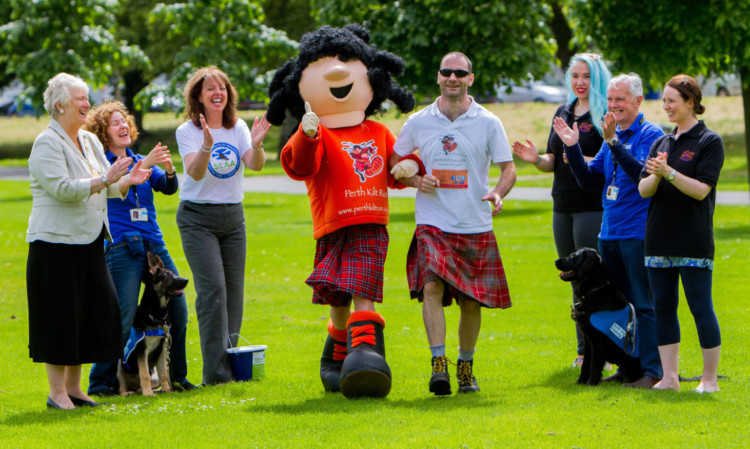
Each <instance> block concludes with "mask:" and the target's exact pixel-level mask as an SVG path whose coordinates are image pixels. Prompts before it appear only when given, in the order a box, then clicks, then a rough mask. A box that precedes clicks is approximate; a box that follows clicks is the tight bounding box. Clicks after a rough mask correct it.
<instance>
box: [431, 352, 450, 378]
mask: <svg viewBox="0 0 750 449" xmlns="http://www.w3.org/2000/svg"><path fill="white" fill-rule="evenodd" d="M448 362H449V360H448V358H447V357H445V356H444V355H441V356H437V357H435V358H433V359H432V372H433V373H446V374H448Z"/></svg>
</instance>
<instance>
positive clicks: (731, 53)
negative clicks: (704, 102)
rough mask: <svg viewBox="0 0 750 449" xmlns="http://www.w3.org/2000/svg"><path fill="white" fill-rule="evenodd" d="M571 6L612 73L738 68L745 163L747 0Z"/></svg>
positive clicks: (749, 78) (657, 79)
mask: <svg viewBox="0 0 750 449" xmlns="http://www.w3.org/2000/svg"><path fill="white" fill-rule="evenodd" d="M572 10H573V13H574V14H575V15H576V18H577V23H578V24H579V26H580V29H579V30H580V32H581V33H584V34H586V35H589V36H592V37H593V38H594V40H595V42H596V45H597V47H598V48H600V49H601V50H602V52H603V53H604V56H605V58H606V59H607V60H609V61H612V62H613V69H615V71H618V70H619V71H628V72H637V73H638V74H639V75H641V77H643V79H644V80H645V81H647V82H649V83H650V84H651V85H655V86H658V85H662V84H664V83H665V82H666V81H667V80H669V78H671V77H672V76H674V75H677V74H679V73H687V74H691V75H699V74H703V75H707V74H710V73H711V72H716V73H722V72H727V71H729V72H735V71H736V72H738V73H739V74H740V77H741V79H742V98H743V108H744V112H745V136H746V138H745V146H746V153H747V157H748V160H749V161H750V139H747V135H748V130H750V20H748V18H749V17H750V0H708V1H704V2H684V1H681V0H653V1H650V2H647V3H643V2H642V1H639V0H575V3H574V4H573V7H572ZM748 173H749V174H750V164H748Z"/></svg>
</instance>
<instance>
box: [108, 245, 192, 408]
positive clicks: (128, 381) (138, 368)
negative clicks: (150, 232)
mask: <svg viewBox="0 0 750 449" xmlns="http://www.w3.org/2000/svg"><path fill="white" fill-rule="evenodd" d="M148 267H149V275H148V276H146V280H145V281H144V284H145V286H144V289H143V296H142V297H141V302H140V304H138V308H137V309H136V312H135V318H134V319H133V328H132V329H131V332H130V339H129V340H128V343H127V345H126V346H125V353H126V354H125V355H124V356H123V360H122V362H121V363H120V364H119V365H118V368H117V380H118V381H119V383H120V394H121V395H123V396H125V395H127V394H130V393H132V392H133V391H140V392H141V393H142V394H144V395H146V396H153V395H154V392H153V389H152V388H151V370H152V369H153V368H154V367H156V372H157V374H158V376H159V383H160V384H161V389H162V391H165V392H169V391H172V388H171V385H170V375H169V369H168V360H169V344H170V341H171V338H170V335H169V327H170V322H169V317H168V313H169V310H168V305H169V300H170V299H171V298H172V296H173V295H176V294H179V293H180V292H181V291H182V289H184V288H185V286H186V285H187V283H188V280H187V279H186V278H183V277H180V276H177V275H176V274H174V273H173V272H171V271H170V270H168V269H166V268H165V267H164V263H163V262H162V260H161V258H160V257H159V256H157V255H155V254H152V253H151V252H149V253H148Z"/></svg>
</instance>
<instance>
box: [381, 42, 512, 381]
mask: <svg viewBox="0 0 750 449" xmlns="http://www.w3.org/2000/svg"><path fill="white" fill-rule="evenodd" d="M473 82H474V74H473V73H472V65H471V61H470V60H469V58H468V57H467V56H466V55H464V54H462V53H459V52H453V53H448V54H447V55H445V56H444V57H443V59H442V61H441V64H440V70H438V75H437V83H438V85H439V86H440V97H439V98H438V99H437V100H436V101H435V102H434V103H433V104H431V105H430V106H428V107H426V108H424V109H423V110H421V111H419V112H417V113H416V114H413V115H412V116H410V117H409V119H408V120H407V121H406V123H405V124H404V127H403V128H402V130H401V133H400V135H399V137H398V139H397V141H396V144H395V146H394V150H395V152H394V154H393V155H392V156H391V159H390V161H389V162H390V166H392V167H393V171H392V173H393V174H394V175H395V176H396V177H397V178H402V179H401V181H402V182H404V183H406V184H409V185H411V186H413V187H416V188H418V191H417V198H416V204H415V213H416V224H417V228H416V230H415V232H414V238H413V240H412V243H411V247H410V249H409V255H408V258H407V267H406V270H407V276H408V279H409V289H410V291H411V297H412V298H417V299H418V300H419V301H420V302H422V316H423V319H424V323H425V329H426V331H427V339H428V341H429V344H430V351H431V353H432V376H431V378H430V383H429V387H430V391H431V392H432V393H434V394H436V395H447V394H451V385H450V378H449V375H448V364H447V362H448V360H447V359H446V357H445V333H446V330H445V314H444V312H443V307H447V306H449V305H451V303H452V301H453V299H454V298H455V299H456V302H457V303H458V305H459V307H460V309H461V318H460V321H459V326H458V340H459V355H458V364H457V367H458V368H457V371H458V372H457V377H458V392H459V393H468V392H476V391H479V386H478V385H477V381H476V379H475V377H474V375H473V370H472V369H473V361H474V351H475V348H476V342H477V339H478V337H479V329H480V325H481V319H482V312H481V307H488V308H498V307H499V308H507V307H510V305H511V301H510V294H509V293H508V283H507V281H506V279H505V271H504V269H503V264H502V260H501V259H500V252H499V251H498V247H497V241H496V240H495V234H494V233H493V230H492V217H493V216H494V215H497V214H499V213H500V211H501V210H502V208H503V198H504V197H505V195H507V194H508V192H509V191H510V189H511V188H512V187H513V184H515V182H516V168H515V165H514V164H513V155H512V152H511V148H510V145H509V144H508V139H507V137H506V135H505V130H504V129H503V125H502V123H501V122H500V120H499V119H498V118H497V117H496V116H494V115H493V114H492V113H490V112H489V111H487V110H486V109H485V108H483V107H482V106H480V105H479V104H477V103H476V102H475V101H474V99H473V98H472V97H470V96H469V95H468V88H469V86H471V85H472V83H473ZM416 149H419V155H420V158H421V159H422V162H423V163H424V172H425V173H426V174H425V175H424V176H419V175H416V174H415V173H416V172H417V170H416V168H417V167H416V163H415V162H414V161H402V162H399V159H400V158H401V157H403V156H406V155H408V154H411V153H412V152H414V151H415V150H416ZM492 162H494V163H496V164H497V165H498V166H499V167H500V170H501V175H500V180H499V182H498V183H497V185H496V186H495V187H494V188H493V189H490V187H489V169H490V164H491V163H492ZM487 202H489V204H487Z"/></svg>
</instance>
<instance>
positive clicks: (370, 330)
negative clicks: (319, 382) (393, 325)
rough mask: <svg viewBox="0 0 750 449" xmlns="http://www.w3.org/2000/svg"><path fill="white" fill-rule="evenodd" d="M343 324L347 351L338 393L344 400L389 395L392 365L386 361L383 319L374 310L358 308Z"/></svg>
mask: <svg viewBox="0 0 750 449" xmlns="http://www.w3.org/2000/svg"><path fill="white" fill-rule="evenodd" d="M346 325H347V326H346V328H347V336H346V349H347V353H348V354H347V356H346V359H344V363H343V364H342V365H341V376H340V378H341V380H340V384H339V386H340V387H341V393H342V394H343V395H344V397H346V398H347V399H353V398H360V397H371V398H384V397H386V396H388V393H390V391H391V368H390V367H389V366H388V362H386V360H385V341H384V339H383V328H384V327H385V320H383V317H382V316H381V315H380V314H379V313H377V312H371V311H366V310H360V311H359V312H354V313H353V314H352V315H351V317H349V320H347V323H346Z"/></svg>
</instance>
